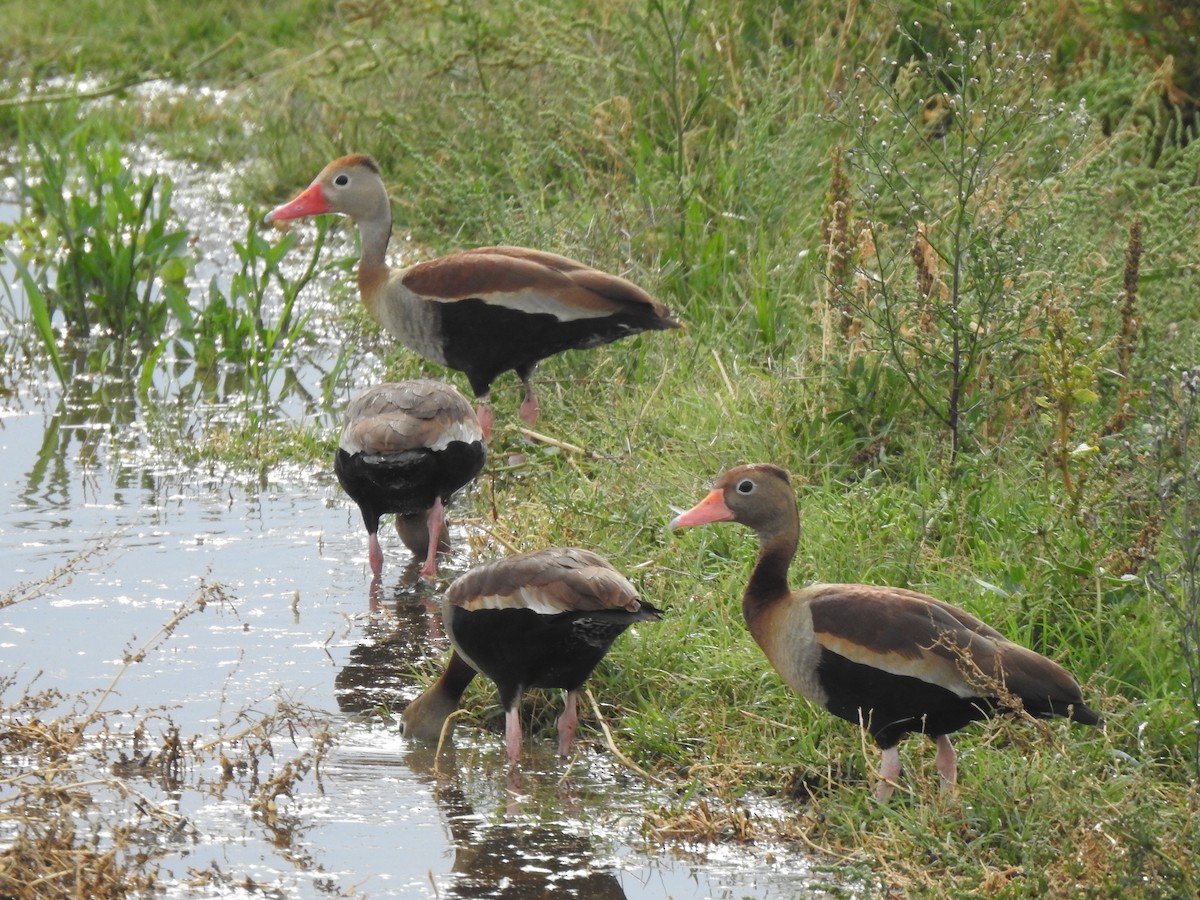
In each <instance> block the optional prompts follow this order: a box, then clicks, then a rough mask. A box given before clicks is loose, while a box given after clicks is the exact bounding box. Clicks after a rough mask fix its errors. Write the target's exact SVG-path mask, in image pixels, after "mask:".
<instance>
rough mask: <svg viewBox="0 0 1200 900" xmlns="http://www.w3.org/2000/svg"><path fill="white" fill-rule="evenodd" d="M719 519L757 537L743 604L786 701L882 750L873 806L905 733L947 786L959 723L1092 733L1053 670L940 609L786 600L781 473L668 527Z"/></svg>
mask: <svg viewBox="0 0 1200 900" xmlns="http://www.w3.org/2000/svg"><path fill="white" fill-rule="evenodd" d="M722 521H732V522H739V523H741V524H743V525H746V526H747V527H749V528H751V529H752V530H754V531H755V532H756V533H757V534H758V538H759V544H760V546H759V552H758V560H757V562H756V564H755V566H754V571H753V573H752V574H751V576H750V582H749V584H748V585H747V586H746V591H745V595H744V597H743V599H742V612H743V615H744V616H745V619H746V624H747V625H748V626H749V628H750V634H751V635H752V636H753V637H754V640H755V641H756V642H757V643H758V645H759V647H761V648H762V651H763V652H764V653H765V654H766V656H767V659H769V660H770V661H771V665H773V666H774V667H775V670H776V671H777V672H778V673H779V674H780V676H781V677H782V678H783V680H784V681H785V682H787V683H788V684H789V685H790V686H791V687H792V688H793V689H794V690H795V691H797V692H798V693H800V694H801V695H803V696H804V697H807V698H808V699H809V700H811V701H812V702H814V703H816V704H818V705H820V706H823V707H824V708H825V709H827V710H828V711H829V712H831V713H833V714H834V715H835V716H839V717H840V718H843V719H846V720H847V721H850V722H854V723H856V724H857V723H861V724H862V726H863V727H864V728H866V729H867V731H868V732H870V734H871V736H872V737H873V738H874V739H875V741H876V743H878V745H879V747H880V749H881V750H882V751H883V761H882V765H881V768H880V774H881V776H882V780H881V781H880V783H879V785H878V786H877V788H876V796H877V797H879V798H880V799H887V797H889V796H890V795H891V793H892V791H893V790H894V786H895V783H896V780H897V779H898V778H899V776H900V753H899V750H898V749H897V745H898V743H899V741H900V740H901V738H903V737H904V736H905V735H907V734H911V733H922V734H925V735H928V736H929V737H930V738H931V739H932V740H934V742H935V743H936V744H937V767H938V772H939V774H940V775H941V778H942V784H943V787H949V786H951V785H953V784H954V783H955V781H956V779H957V771H958V770H957V763H956V760H955V754H954V747H953V745H952V744H951V743H950V739H949V737H948V736H947V735H949V734H950V733H951V732H954V731H957V730H958V729H959V728H962V727H963V726H964V725H966V724H968V723H969V722H973V721H976V720H978V719H983V718H987V717H989V716H992V715H994V714H996V713H997V712H1005V711H1012V710H1013V708H1014V707H1016V706H1019V707H1021V708H1023V709H1024V711H1025V712H1027V713H1029V714H1030V715H1033V716H1036V717H1038V718H1049V717H1051V716H1068V717H1070V718H1071V719H1073V720H1074V721H1076V722H1079V723H1081V724H1084V725H1096V724H1099V722H1100V717H1099V716H1097V715H1096V713H1095V712H1093V711H1092V710H1091V709H1089V708H1088V707H1087V705H1086V704H1084V702H1083V695H1082V693H1081V691H1080V689H1079V685H1078V684H1077V683H1076V682H1075V679H1074V678H1072V677H1071V675H1070V674H1069V673H1068V672H1067V671H1066V670H1065V669H1064V668H1062V667H1061V666H1060V665H1058V664H1057V663H1055V662H1053V661H1052V660H1050V659H1047V658H1046V657H1044V656H1042V655H1041V654H1039V653H1035V652H1034V651H1032V650H1029V649H1026V648H1025V647H1022V646H1020V645H1019V644H1015V643H1013V642H1012V641H1010V640H1008V639H1007V638H1005V637H1004V635H1002V634H1000V632H998V631H996V630H995V629H994V628H991V627H989V626H988V625H985V624H984V623H983V622H981V621H980V620H979V619H977V618H975V616H973V615H971V614H970V613H967V612H964V611H963V610H961V609H958V608H957V607H954V606H951V605H950V604H949V603H944V602H943V601H941V600H937V599H935V598H933V597H929V596H926V595H925V594H919V593H917V592H915V591H908V590H903V589H901V588H892V587H873V586H870V585H864V584H814V585H811V586H809V587H806V588H803V589H801V590H798V591H793V590H791V588H789V587H788V580H787V578H788V567H789V565H790V564H791V561H792V558H793V557H794V556H795V553H796V547H797V544H798V541H799V532H800V522H799V516H798V514H797V511H796V495H795V493H794V491H793V490H792V486H791V481H790V479H789V477H788V474H787V472H785V471H784V470H783V469H780V468H778V467H776V466H772V465H763V464H760V465H750V466H739V467H738V468H735V469H731V470H730V471H728V472H726V473H725V474H724V475H722V476H721V477H720V479H718V481H717V484H716V487H715V488H714V489H713V490H712V491H711V492H710V493H709V494H708V496H707V497H705V498H704V500H702V501H701V502H700V503H699V504H697V505H696V506H695V507H693V508H692V509H690V510H689V511H687V512H685V513H683V514H682V515H680V516H678V517H676V518H675V519H674V520H673V521H672V522H671V527H672V528H682V527H685V526H689V525H702V524H706V523H709V522H722Z"/></svg>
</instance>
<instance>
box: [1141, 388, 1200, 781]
mask: <svg viewBox="0 0 1200 900" xmlns="http://www.w3.org/2000/svg"><path fill="white" fill-rule="evenodd" d="M1151 408H1152V413H1151V415H1152V422H1153V429H1154V430H1153V456H1152V464H1153V467H1154V472H1155V476H1156V481H1157V495H1158V501H1159V505H1160V509H1159V516H1160V519H1161V522H1162V527H1163V530H1164V535H1165V537H1166V538H1167V540H1165V541H1163V543H1164V544H1167V545H1168V546H1164V547H1161V548H1160V549H1159V552H1158V553H1156V554H1155V555H1154V557H1153V558H1152V559H1151V561H1150V564H1149V565H1148V566H1147V569H1146V583H1147V584H1148V585H1149V586H1150V588H1151V589H1152V590H1153V591H1154V594H1155V595H1156V596H1157V597H1158V599H1159V600H1160V601H1161V602H1162V604H1163V606H1164V607H1165V608H1166V609H1167V610H1168V612H1169V613H1170V617H1171V619H1172V620H1173V623H1174V626H1175V633H1176V638H1177V640H1178V642H1179V650H1180V655H1181V656H1182V658H1183V663H1184V667H1185V670H1186V673H1187V680H1186V689H1187V694H1188V699H1189V700H1190V701H1191V705H1192V712H1193V714H1194V716H1195V718H1194V719H1193V720H1192V722H1191V730H1192V740H1193V743H1192V753H1193V759H1192V762H1193V765H1194V766H1195V772H1196V777H1197V778H1200V366H1193V367H1192V368H1190V369H1187V370H1186V371H1184V372H1182V373H1180V374H1179V375H1178V376H1177V377H1176V378H1174V379H1172V378H1170V377H1166V378H1164V379H1163V380H1162V382H1161V383H1160V384H1158V385H1156V387H1155V390H1154V392H1153V394H1152V403H1151Z"/></svg>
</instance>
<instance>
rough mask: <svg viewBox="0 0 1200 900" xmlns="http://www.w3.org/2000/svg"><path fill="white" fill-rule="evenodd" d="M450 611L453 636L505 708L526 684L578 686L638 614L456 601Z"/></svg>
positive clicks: (512, 703)
mask: <svg viewBox="0 0 1200 900" xmlns="http://www.w3.org/2000/svg"><path fill="white" fill-rule="evenodd" d="M450 615H451V623H450V626H451V627H450V631H451V633H452V634H453V636H454V642H455V643H456V644H457V645H458V646H459V647H460V648H461V649H462V651H463V653H464V654H465V655H466V656H468V657H469V658H470V659H471V661H472V662H473V663H475V665H476V666H478V667H479V670H480V671H481V672H482V673H483V674H484V675H486V676H487V677H488V678H490V679H492V681H494V682H496V686H497V687H498V688H499V690H500V700H501V703H502V704H503V705H504V708H505V709H511V708H512V706H513V705H515V704H516V703H517V701H518V700H519V699H520V696H521V693H522V692H523V691H524V690H525V689H527V688H535V687H536V688H561V689H563V690H568V691H574V690H578V689H579V688H580V687H581V686H582V685H583V683H584V682H585V681H587V678H588V676H589V675H591V674H592V670H593V669H595V668H596V666H597V664H598V663H599V662H600V660H601V659H603V658H604V654H606V653H607V652H608V649H609V647H611V646H612V643H613V641H615V640H616V639H617V638H618V637H619V636H620V635H621V633H622V632H624V631H625V629H626V628H628V627H629V626H630V624H631V623H632V622H634V621H635V620H636V618H639V616H637V615H634V614H630V613H626V612H623V611H619V610H613V611H599V612H586V613H583V612H567V613H559V614H558V615H545V614H542V613H537V612H534V611H533V610H529V609H512V608H509V609H480V610H472V611H467V610H464V609H460V608H458V607H454V608H453V609H452V610H451V613H450ZM640 617H641V618H645V616H644V615H643V616H640Z"/></svg>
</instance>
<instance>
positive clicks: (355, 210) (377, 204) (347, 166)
mask: <svg viewBox="0 0 1200 900" xmlns="http://www.w3.org/2000/svg"><path fill="white" fill-rule="evenodd" d="M322 213H341V214H342V215H346V216H350V218H352V219H355V220H359V219H365V220H372V219H386V220H388V221H389V222H390V220H391V207H390V206H389V204H388V196H387V188H386V187H385V186H384V183H383V176H382V175H381V174H380V171H379V165H378V164H377V163H376V162H375V160H373V159H372V158H371V157H369V156H367V155H366V154H364V153H352V154H351V155H349V156H343V157H342V158H341V159H335V160H334V161H333V162H331V163H330V164H329V165H327V166H326V167H325V168H324V169H322V170H321V172H320V174H318V175H317V177H316V178H315V179H313V182H312V184H310V185H309V186H308V187H306V188H305V189H304V190H303V191H301V192H300V193H299V194H297V195H296V196H295V197H294V198H293V199H291V200H289V201H288V202H287V203H285V204H283V205H282V206H277V207H276V208H275V209H273V210H271V211H270V212H269V213H267V221H268V222H284V221H287V220H289V219H299V218H302V217H304V216H317V215H321V214H322Z"/></svg>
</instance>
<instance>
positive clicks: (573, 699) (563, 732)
mask: <svg viewBox="0 0 1200 900" xmlns="http://www.w3.org/2000/svg"><path fill="white" fill-rule="evenodd" d="M578 701H579V697H578V695H577V694H576V692H575V691H567V702H566V703H565V704H564V705H563V711H562V715H561V716H559V717H558V755H559V756H561V757H562V758H563V759H566V758H567V757H568V756H570V755H571V745H572V744H574V743H575V726H576V725H577V724H578V723H579V713H578V709H577V707H578Z"/></svg>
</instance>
